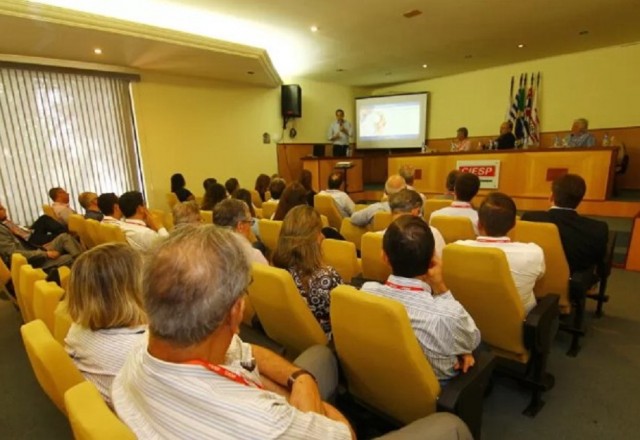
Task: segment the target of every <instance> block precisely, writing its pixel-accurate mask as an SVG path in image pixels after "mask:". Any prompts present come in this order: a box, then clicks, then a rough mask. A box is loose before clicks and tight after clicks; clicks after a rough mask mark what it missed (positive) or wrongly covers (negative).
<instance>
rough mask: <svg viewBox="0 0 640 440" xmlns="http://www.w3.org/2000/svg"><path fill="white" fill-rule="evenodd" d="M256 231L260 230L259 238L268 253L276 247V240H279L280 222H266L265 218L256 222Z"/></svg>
mask: <svg viewBox="0 0 640 440" xmlns="http://www.w3.org/2000/svg"><path fill="white" fill-rule="evenodd" d="M258 229H259V230H260V238H261V239H262V242H263V243H264V245H265V246H266V247H267V249H268V250H269V251H270V252H273V251H275V250H276V248H277V247H278V239H279V238H280V230H281V229H282V222H281V221H280V220H268V219H266V218H263V219H260V220H258Z"/></svg>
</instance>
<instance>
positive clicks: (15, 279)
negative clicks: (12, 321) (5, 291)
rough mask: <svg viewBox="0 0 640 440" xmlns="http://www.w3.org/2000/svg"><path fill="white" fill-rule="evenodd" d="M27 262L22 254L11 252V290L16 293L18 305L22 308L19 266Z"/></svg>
mask: <svg viewBox="0 0 640 440" xmlns="http://www.w3.org/2000/svg"><path fill="white" fill-rule="evenodd" d="M25 264H27V259H26V258H25V256H24V255H22V254H18V253H15V254H11V269H10V270H11V282H12V283H13V291H14V292H15V294H16V301H17V302H18V307H20V310H22V297H21V295H20V268H21V267H22V266H24V265H25Z"/></svg>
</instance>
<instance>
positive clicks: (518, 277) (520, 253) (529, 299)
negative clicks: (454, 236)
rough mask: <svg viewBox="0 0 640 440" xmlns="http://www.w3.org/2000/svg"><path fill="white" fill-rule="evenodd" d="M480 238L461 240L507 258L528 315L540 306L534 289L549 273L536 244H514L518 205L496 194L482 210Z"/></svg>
mask: <svg viewBox="0 0 640 440" xmlns="http://www.w3.org/2000/svg"><path fill="white" fill-rule="evenodd" d="M478 217H479V220H478V229H479V230H480V235H479V236H478V238H477V239H475V240H460V241H457V242H456V243H458V244H463V245H466V246H479V247H494V248H498V249H501V250H502V251H503V252H504V253H505V256H506V257H507V262H508V263H509V270H510V271H511V276H512V278H513V282H514V284H515V286H516V289H517V290H518V293H519V294H520V299H521V300H522V305H523V306H524V312H525V315H526V314H528V313H529V312H530V311H531V310H532V309H533V308H534V307H535V306H536V297H535V294H534V293H533V288H534V286H535V284H536V281H538V280H539V279H540V278H542V276H543V275H544V272H545V263H544V252H543V251H542V248H541V247H540V246H538V245H537V244H535V243H518V242H512V241H511V239H510V238H509V237H508V234H509V231H511V230H512V229H513V227H514V226H515V224H516V204H515V203H514V202H513V199H511V197H509V196H508V195H506V194H503V193H500V192H492V193H491V194H489V195H488V196H487V198H486V199H485V200H484V201H483V202H482V204H481V205H480V209H479V210H478Z"/></svg>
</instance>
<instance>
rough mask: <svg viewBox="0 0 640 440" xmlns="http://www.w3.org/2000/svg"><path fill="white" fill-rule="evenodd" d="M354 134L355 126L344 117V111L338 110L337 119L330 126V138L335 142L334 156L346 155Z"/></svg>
mask: <svg viewBox="0 0 640 440" xmlns="http://www.w3.org/2000/svg"><path fill="white" fill-rule="evenodd" d="M351 136H353V126H352V125H351V123H350V122H349V121H347V120H345V119H344V111H342V109H338V110H336V120H335V121H334V122H333V123H332V124H331V126H330V127H329V134H328V138H329V140H330V141H331V142H332V143H333V156H334V157H344V156H346V155H347V151H348V150H349V139H350V138H351Z"/></svg>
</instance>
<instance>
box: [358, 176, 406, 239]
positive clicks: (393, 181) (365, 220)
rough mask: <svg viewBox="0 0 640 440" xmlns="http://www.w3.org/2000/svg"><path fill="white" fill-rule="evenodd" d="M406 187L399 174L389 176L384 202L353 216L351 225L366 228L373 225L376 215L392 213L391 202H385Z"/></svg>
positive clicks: (385, 187)
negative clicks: (370, 224) (378, 213)
mask: <svg viewBox="0 0 640 440" xmlns="http://www.w3.org/2000/svg"><path fill="white" fill-rule="evenodd" d="M406 187H407V183H406V182H405V181H404V179H403V178H402V176H400V175H399V174H394V175H392V176H389V178H388V179H387V181H386V182H385V184H384V194H385V197H384V198H383V199H382V201H380V202H377V203H374V204H372V205H369V206H367V207H366V208H365V209H361V210H360V211H358V212H354V213H353V214H351V223H353V224H354V225H355V226H361V227H364V226H367V225H368V224H369V223H371V220H373V216H374V215H375V214H376V212H390V211H391V208H389V202H388V201H387V200H385V199H386V197H388V196H390V195H391V194H395V193H397V192H400V191H402V190H403V189H405V188H406Z"/></svg>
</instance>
